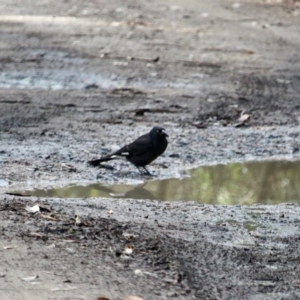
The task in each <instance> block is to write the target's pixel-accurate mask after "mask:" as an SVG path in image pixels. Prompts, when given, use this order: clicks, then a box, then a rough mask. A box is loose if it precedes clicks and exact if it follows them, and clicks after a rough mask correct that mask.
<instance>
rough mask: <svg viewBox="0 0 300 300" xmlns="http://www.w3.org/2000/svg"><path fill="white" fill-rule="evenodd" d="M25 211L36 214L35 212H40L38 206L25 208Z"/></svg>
mask: <svg viewBox="0 0 300 300" xmlns="http://www.w3.org/2000/svg"><path fill="white" fill-rule="evenodd" d="M25 210H26V211H28V212H30V213H36V212H38V211H40V207H39V206H38V205H34V206H32V207H30V206H26V207H25Z"/></svg>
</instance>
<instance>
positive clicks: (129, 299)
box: [125, 296, 143, 300]
mask: <svg viewBox="0 0 300 300" xmlns="http://www.w3.org/2000/svg"><path fill="white" fill-rule="evenodd" d="M125 300H143V298H141V297H138V296H128V297H126V298H125Z"/></svg>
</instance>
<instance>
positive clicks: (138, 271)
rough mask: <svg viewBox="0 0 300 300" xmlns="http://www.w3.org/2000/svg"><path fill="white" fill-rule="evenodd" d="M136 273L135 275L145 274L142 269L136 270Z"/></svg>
mask: <svg viewBox="0 0 300 300" xmlns="http://www.w3.org/2000/svg"><path fill="white" fill-rule="evenodd" d="M134 274H135V275H139V276H143V275H144V274H143V271H142V270H140V269H136V270H134Z"/></svg>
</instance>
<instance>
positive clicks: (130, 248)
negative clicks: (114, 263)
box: [124, 244, 133, 255]
mask: <svg viewBox="0 0 300 300" xmlns="http://www.w3.org/2000/svg"><path fill="white" fill-rule="evenodd" d="M132 252H133V246H132V245H130V244H129V245H127V246H126V247H125V249H124V254H127V255H130V254H132Z"/></svg>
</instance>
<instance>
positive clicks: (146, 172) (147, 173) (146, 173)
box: [136, 166, 153, 176]
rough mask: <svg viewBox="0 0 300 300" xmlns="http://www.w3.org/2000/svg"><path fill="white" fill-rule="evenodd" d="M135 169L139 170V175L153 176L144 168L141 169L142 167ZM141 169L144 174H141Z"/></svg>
mask: <svg viewBox="0 0 300 300" xmlns="http://www.w3.org/2000/svg"><path fill="white" fill-rule="evenodd" d="M136 167H137V169H138V170H139V172H140V174H141V175H148V176H153V175H152V174H151V173H150V172H149V171H148V170H147V169H146V168H145V167H142V166H136ZM141 168H142V169H143V170H144V171H145V172H143V171H142V170H141Z"/></svg>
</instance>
